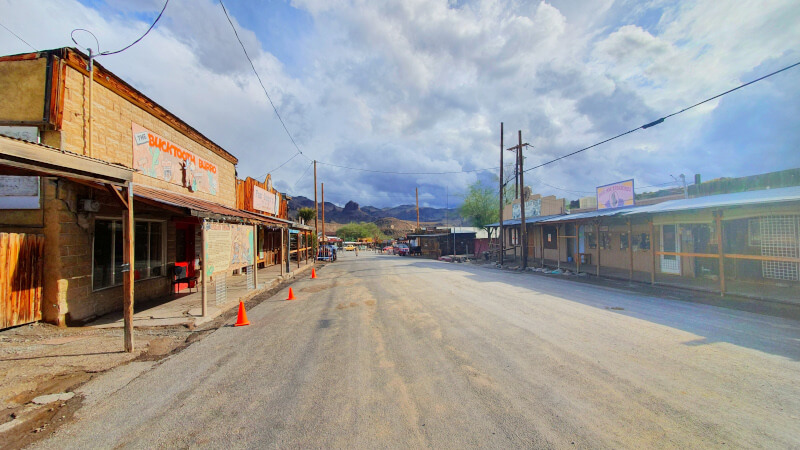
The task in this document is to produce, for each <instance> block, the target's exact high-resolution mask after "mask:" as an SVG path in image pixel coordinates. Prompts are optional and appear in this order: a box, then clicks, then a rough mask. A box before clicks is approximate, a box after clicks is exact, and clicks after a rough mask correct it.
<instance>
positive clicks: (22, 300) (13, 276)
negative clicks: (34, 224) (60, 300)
mask: <svg viewBox="0 0 800 450" xmlns="http://www.w3.org/2000/svg"><path fill="white" fill-rule="evenodd" d="M43 261H44V235H41V234H17V233H0V267H2V270H0V329H4V328H8V327H13V326H16V325H22V324H25V323H30V322H35V321H37V320H42V308H41V306H42V286H43V285H44V270H43V269H44V262H43Z"/></svg>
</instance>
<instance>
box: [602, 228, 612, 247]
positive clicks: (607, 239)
mask: <svg viewBox="0 0 800 450" xmlns="http://www.w3.org/2000/svg"><path fill="white" fill-rule="evenodd" d="M600 248H601V249H603V250H608V249H609V248H611V232H609V231H601V232H600Z"/></svg>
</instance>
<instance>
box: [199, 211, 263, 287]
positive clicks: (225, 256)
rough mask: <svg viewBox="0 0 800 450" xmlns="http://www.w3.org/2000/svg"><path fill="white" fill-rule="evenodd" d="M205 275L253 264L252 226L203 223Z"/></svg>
mask: <svg viewBox="0 0 800 450" xmlns="http://www.w3.org/2000/svg"><path fill="white" fill-rule="evenodd" d="M204 226H205V228H206V242H205V244H204V245H205V246H206V257H207V261H206V262H205V270H206V275H208V276H211V275H213V274H215V273H217V272H224V271H228V270H236V269H241V268H242V267H245V266H250V265H253V247H254V245H253V226H252V225H234V224H228V223H211V222H206V223H205V225H204Z"/></svg>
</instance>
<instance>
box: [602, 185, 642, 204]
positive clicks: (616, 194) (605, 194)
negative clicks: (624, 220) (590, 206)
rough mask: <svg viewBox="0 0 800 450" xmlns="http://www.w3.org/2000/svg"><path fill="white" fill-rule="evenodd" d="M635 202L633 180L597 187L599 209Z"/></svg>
mask: <svg viewBox="0 0 800 450" xmlns="http://www.w3.org/2000/svg"><path fill="white" fill-rule="evenodd" d="M635 204H636V199H635V195H634V191H633V180H626V181H620V182H617V183H612V184H607V185H605V186H599V187H598V188H597V209H612V208H623V207H625V206H633V205H635Z"/></svg>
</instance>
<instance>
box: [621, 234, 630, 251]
mask: <svg viewBox="0 0 800 450" xmlns="http://www.w3.org/2000/svg"><path fill="white" fill-rule="evenodd" d="M619 249H620V250H627V249H628V233H620V234H619Z"/></svg>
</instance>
